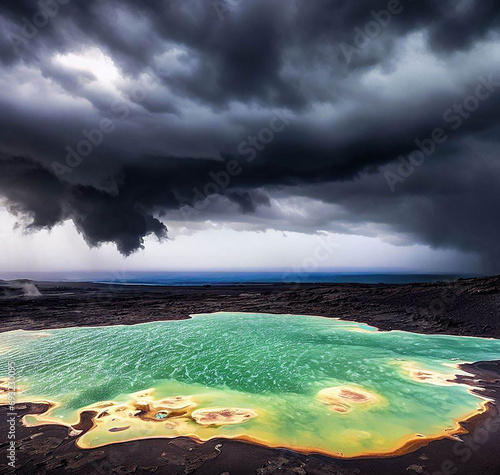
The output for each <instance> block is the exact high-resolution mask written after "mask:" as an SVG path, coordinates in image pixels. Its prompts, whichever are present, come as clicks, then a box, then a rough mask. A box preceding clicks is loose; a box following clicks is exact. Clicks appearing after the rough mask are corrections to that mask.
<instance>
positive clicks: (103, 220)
mask: <svg viewBox="0 0 500 475" xmlns="http://www.w3.org/2000/svg"><path fill="white" fill-rule="evenodd" d="M42 3H43V4H44V5H48V4H50V5H52V8H53V10H47V11H49V12H50V11H52V16H50V18H49V17H47V21H46V24H44V25H43V26H39V27H36V25H35V27H30V26H27V25H32V24H33V22H34V21H35V19H36V18H38V20H40V18H42V17H43V14H41V15H42V16H41V17H40V8H41V6H40V4H39V3H37V2H34V1H15V2H8V1H7V2H2V3H1V4H0V15H1V16H0V22H1V23H0V24H1V26H2V29H1V33H0V61H1V66H0V67H1V71H2V75H1V77H0V81H1V87H0V106H1V111H2V113H1V114H0V153H2V154H3V155H1V156H0V173H1V178H0V194H1V195H3V196H4V197H5V198H6V200H7V206H8V207H9V209H10V210H12V211H13V212H15V213H16V214H17V215H18V216H20V219H22V217H23V216H28V217H31V219H32V223H31V225H30V226H31V227H32V228H34V229H36V228H45V227H52V226H54V225H55V224H57V223H59V222H61V221H63V220H68V219H70V220H72V221H73V222H74V224H75V226H76V227H77V229H78V230H79V231H80V233H81V234H82V235H83V237H84V238H85V239H86V241H87V242H88V243H89V244H90V245H98V244H100V243H103V242H115V243H116V244H117V246H118V248H119V250H120V251H121V252H122V253H124V254H129V253H130V252H133V251H134V250H135V249H137V248H139V247H141V246H142V245H143V239H144V237H145V236H146V235H148V234H155V235H157V236H158V237H159V238H164V237H165V235H166V226H165V224H163V223H162V222H161V221H160V220H159V219H164V220H166V222H167V224H168V217H169V216H170V215H171V213H172V212H175V211H176V210H178V209H181V210H184V211H186V212H184V213H183V216H184V219H188V220H199V221H201V220H203V219H209V218H210V219H215V220H217V219H219V220H229V219H234V220H235V221H245V222H247V223H250V224H251V225H252V226H254V227H258V226H261V227H262V228H275V229H282V230H300V231H301V232H316V231H317V230H319V229H330V230H337V231H342V232H353V233H354V232H360V233H363V232H364V233H366V231H360V226H362V225H363V223H365V224H366V223H373V225H374V226H375V228H374V229H378V228H376V226H385V227H386V228H387V229H390V230H392V232H394V233H400V234H405V235H407V242H415V243H416V242H418V243H424V244H429V245H432V246H436V247H442V248H447V247H453V248H458V249H462V250H467V251H473V252H478V253H480V254H482V255H483V256H484V261H485V262H486V263H487V264H488V266H489V267H488V269H496V270H498V269H499V268H500V260H499V254H498V252H497V251H496V248H497V246H496V242H497V241H498V238H499V237H500V223H499V222H498V219H497V217H496V212H495V207H494V204H495V203H497V202H498V198H500V196H498V195H499V194H500V192H499V191H498V190H499V187H498V181H499V177H500V170H499V168H498V166H497V165H496V164H497V163H498V153H497V149H498V141H499V137H500V135H499V134H498V130H499V126H500V124H499V118H498V113H497V111H498V110H499V106H500V90H497V89H498V86H497V85H496V84H497V81H498V80H500V66H499V64H500V63H499V59H500V46H499V39H498V34H499V32H498V27H499V24H500V4H499V3H498V2H497V1H494V0H491V1H490V0H483V1H474V0H463V1H461V2H456V1H451V0H450V1H442V2H436V1H431V0H428V1H424V0H422V1H419V2H410V1H409V0H401V1H400V2H398V1H397V0H391V1H387V0H385V1H375V0H373V1H364V2H348V1H333V0H332V1H326V0H317V1H315V2H306V1H290V2H283V1H281V0H280V1H278V0H266V1H264V0H243V1H242V2H240V3H239V4H238V3H237V2H232V3H231V8H229V7H228V8H227V9H226V10H225V11H224V14H223V15H222V16H221V15H219V13H220V12H218V11H217V10H216V9H215V8H214V3H213V2H210V1H201V0H191V1H187V0H171V1H164V2H158V1H154V2H153V1H142V2H132V1H128V0H124V1H121V2H114V1H111V2H110V1H107V2H105V1H98V0H94V1H86V2H76V1H69V2H66V3H64V4H62V3H61V4H59V3H55V0H54V1H50V0H48V1H47V2H42ZM54 5H55V6H54ZM227 5H228V4H227ZM47 8H49V7H47ZM389 9H392V10H394V11H396V10H397V13H395V14H392V15H389V16H387V13H384V12H387V11H388V10H389ZM373 12H375V13H373ZM37 15H38V17H37ZM375 17H378V18H386V19H387V18H389V19H390V21H389V20H387V23H388V24H387V25H385V26H384V25H382V26H381V25H380V24H379V28H378V29H379V32H378V34H377V35H375V37H373V38H371V39H370V38H364V40H363V44H360V43H359V42H358V40H359V38H361V37H362V36H363V34H364V33H362V34H361V35H362V36H361V37H358V38H357V36H356V35H359V34H360V33H359V32H360V31H361V32H365V31H367V25H368V24H369V22H373V21H374V19H375ZM221 18H222V20H221ZM35 23H36V22H35ZM38 23H39V24H40V25H41V23H40V21H38ZM372 26H373V25H372ZM30 28H31V29H30ZM28 36H30V37H28ZM346 44H348V45H350V46H351V47H353V48H354V50H351V53H352V55H351V57H350V58H348V59H349V60H347V58H346V56H345V52H343V49H342V46H341V45H346ZM344 49H345V47H344ZM89 57H90V58H93V60H95V61H97V63H95V62H94V63H92V62H90V63H85V61H84V59H85V58H87V59H88V58H89ZM96 58H97V59H96ZM89 64H90V66H89ZM480 78H482V79H480ZM488 78H490V80H489V79H488ZM485 81H486V82H487V83H488V84H490V86H489V88H488V86H485V85H484V82H485ZM488 81H489V82H488ZM481 84H483V85H482V86H481ZM478 87H482V89H481V93H482V94H481V97H484V96H485V95H488V97H487V98H485V99H483V98H481V99H480V100H478V104H479V105H478V107H477V108H475V109H474V110H472V111H470V112H467V110H464V109H463V104H464V100H466V98H468V97H471V96H476V90H477V88H478ZM485 88H486V89H485ZM454 104H458V105H459V106H460V105H461V106H462V109H460V110H453V107H455V106H454ZM470 104H471V103H469V106H470ZM450 108H452V110H451V113H450V114H448V115H446V112H447V111H448V110H449V109H450ZM276 114H278V117H281V119H280V120H277V119H276V120H275V121H274V122H273V117H275V116H276ZM457 114H458V116H457ZM284 117H286V118H287V119H283V118H284ZM457 117H458V119H457ZM103 119H109V120H110V121H111V122H110V123H111V124H112V125H111V126H109V127H108V129H109V130H108V131H107V132H103V131H102V130H101V131H100V132H99V131H98V129H99V128H100V127H101V124H102V120H103ZM458 120H460V124H459V126H458V127H456V128H454V125H457V124H458ZM270 124H274V125H275V126H276V127H275V129H273V130H272V131H271V133H272V136H270V135H269V132H268V131H269V130H271V129H270ZM108 125H109V124H108ZM435 128H442V129H443V130H444V131H445V132H446V135H447V140H446V141H445V143H443V144H439V146H438V147H436V151H435V153H433V155H432V157H429V158H428V160H427V162H426V163H425V164H424V165H422V166H418V167H416V168H415V171H414V172H413V173H412V174H411V176H408V177H406V176H405V177H404V179H401V180H398V181H396V186H395V187H393V188H394V191H391V188H390V187H389V186H388V183H387V181H386V175H385V174H384V173H386V172H387V171H389V172H391V173H396V174H398V173H399V172H398V167H399V166H400V157H401V155H403V156H404V157H406V159H407V157H408V154H409V153H410V152H412V151H413V150H414V149H415V148H416V144H415V140H416V139H419V140H424V139H427V138H428V137H431V135H432V131H433V130H434V129H435ZM111 129H112V130H111ZM96 131H97V132H96ZM89 133H90V135H91V136H92V137H93V138H94V140H95V141H96V143H95V144H94V145H93V146H92V147H91V152H90V153H88V154H84V153H83V152H82V150H83V149H82V147H81V146H80V148H79V144H81V142H82V141H83V140H87V139H88V134H89ZM86 134H87V135H86ZM268 137H271V139H270V140H269V141H268V140H267V138H268ZM255 140H257V142H255ZM68 147H69V148H70V149H71V150H73V151H77V153H80V156H78V157H77V158H75V157H74V155H73V158H71V159H70V162H71V163H68V159H67V155H68ZM72 153H73V152H72ZM485 154H486V155H487V156H488V157H489V158H488V161H487V163H489V164H490V165H489V166H487V165H486V164H485V163H486V162H485V161H484V160H482V159H481V157H484V156H485ZM71 160H72V161H71ZM231 163H232V164H233V165H230V164H231ZM235 164H236V165H235ZM236 166H237V167H238V172H235V170H236ZM229 170H232V171H233V172H234V173H233V172H231V173H230V172H229ZM380 171H382V173H379V172H380ZM397 176H400V175H397ZM400 178H401V177H400ZM213 193H216V194H217V193H218V194H220V195H223V196H224V198H222V199H219V200H218V201H217V200H216V201H213V202H212V203H209V204H207V203H205V202H204V199H205V198H206V197H207V195H211V194H213ZM292 197H296V198H297V200H298V201H297V202H296V204H297V203H298V205H300V206H302V208H303V213H302V217H301V218H300V220H299V221H297V222H294V221H293V219H291V218H287V216H286V214H284V212H283V210H280V209H279V207H278V208H277V207H275V206H274V207H273V204H272V203H273V198H275V199H277V200H286V199H287V198H292ZM205 201H207V200H205ZM312 202H319V203H323V205H324V206H325V209H328V210H329V211H325V209H322V211H321V213H320V216H321V219H318V215H315V213H316V211H317V210H315V209H313V208H311V206H312V205H311V203H312ZM223 203H226V205H225V206H226V207H224V206H222V204H223ZM457 210H459V211H457ZM233 213H240V214H239V216H237V215H236V214H233Z"/></svg>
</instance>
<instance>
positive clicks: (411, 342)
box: [0, 313, 500, 457]
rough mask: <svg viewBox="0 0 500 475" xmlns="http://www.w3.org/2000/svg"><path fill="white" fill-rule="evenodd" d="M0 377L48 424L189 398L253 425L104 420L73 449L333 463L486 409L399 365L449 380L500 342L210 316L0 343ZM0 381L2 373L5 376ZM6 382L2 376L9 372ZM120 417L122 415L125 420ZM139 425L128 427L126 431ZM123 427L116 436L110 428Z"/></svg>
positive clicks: (431, 432) (19, 334) (292, 319)
mask: <svg viewBox="0 0 500 475" xmlns="http://www.w3.org/2000/svg"><path fill="white" fill-rule="evenodd" d="M0 348H1V352H0V368H2V369H3V368H5V369H6V368H7V365H8V362H11V361H14V362H15V365H16V370H17V378H18V384H20V385H21V386H22V387H24V388H25V390H24V391H23V392H22V393H20V394H19V395H18V398H19V400H23V399H26V400H33V399H37V400H48V401H52V402H56V403H58V404H59V407H57V408H56V409H55V410H53V411H52V412H51V413H50V416H47V418H45V419H44V416H43V415H42V416H39V417H38V418H35V417H28V418H27V422H29V423H41V422H43V421H44V420H56V421H60V422H61V423H66V424H74V423H76V422H77V421H78V418H79V413H80V412H81V410H82V409H83V408H88V406H92V405H96V403H99V402H103V401H113V402H115V403H124V404H126V403H127V402H130V401H131V399H133V397H132V396H131V395H132V394H133V393H136V392H138V391H143V390H147V389H151V388H154V392H153V393H152V394H153V397H154V398H156V399H159V398H164V397H170V396H192V397H193V400H194V401H195V403H196V408H197V409H200V408H209V407H238V408H246V409H252V410H254V411H255V412H256V413H257V414H258V416H257V417H256V418H254V419H252V420H250V421H248V422H245V423H242V424H236V425H221V426H210V427H205V426H200V425H199V424H197V423H196V422H194V421H193V420H190V419H186V421H185V423H183V424H182V425H181V426H180V427H176V428H174V429H172V428H171V427H170V426H169V425H168V424H166V423H165V421H142V420H137V423H135V422H132V423H131V422H130V420H132V419H133V418H132V419H130V418H129V419H120V418H115V419H112V420H111V419H110V420H106V421H105V422H103V423H102V424H101V425H98V426H97V427H95V428H94V429H93V430H91V431H90V432H88V433H86V434H84V435H83V436H82V437H81V440H80V441H79V443H80V445H81V446H82V447H95V446H99V445H103V444H107V443H111V442H119V441H123V440H130V439H132V438H145V437H157V436H161V437H175V436H179V435H190V436H193V437H197V438H199V439H202V440H206V439H209V438H211V437H241V438H248V439H250V440H253V441H255V442H259V443H263V444H267V445H271V446H282V447H290V448H297V449H299V450H305V451H320V452H327V453H331V454H335V455H340V456H346V457H351V456H359V455H363V454H374V453H392V452H394V451H396V450H397V449H399V448H401V446H402V445H403V444H404V443H405V442H407V441H408V440H409V439H411V438H415V437H437V436H440V435H443V434H447V433H448V434H450V433H453V431H455V430H456V429H457V421H459V420H462V419H464V418H466V417H468V416H470V415H471V414H473V413H474V412H477V411H479V410H480V407H481V404H482V403H484V401H483V400H482V399H480V398H479V397H478V396H476V395H473V394H471V393H470V391H469V390H470V388H468V387H466V386H463V385H458V384H450V385H443V386H441V385H436V384H429V383H426V382H421V381H415V380H412V379H411V378H410V376H409V374H408V371H406V370H404V369H403V368H404V367H405V365H406V364H408V363H412V364H414V365H417V366H418V367H421V368H423V369H426V370H432V371H437V372H439V373H443V374H445V375H446V374H448V375H450V377H451V378H453V373H454V372H456V370H454V369H453V368H452V367H451V366H452V365H456V364H457V363H459V362H474V361H480V360H494V359H499V358H500V341H499V340H493V339H482V338H468V337H457V336H442V335H420V334H413V333H406V332H401V331H392V332H381V331H377V330H376V329H375V328H372V327H369V326H367V325H363V324H358V323H353V322H347V321H340V320H336V319H327V318H321V317H309V316H300V315H266V314H243V313H217V314H204V315H197V316H195V317H194V318H192V319H188V320H177V321H168V322H154V323H148V324H141V325H135V326H108V327H91V328H90V327H82V328H68V329H59V330H48V331H43V332H24V331H14V332H6V333H1V334H0ZM3 372H4V371H3V370H0V375H1V373H3ZM5 372H6V371H5ZM346 384H347V385H349V386H351V387H359V388H360V389H363V390H365V391H368V392H370V393H373V394H375V395H377V398H378V402H377V403H376V404H368V405H362V404H361V405H354V406H353V409H352V410H351V411H350V412H348V413H346V414H342V413H338V412H335V411H334V410H332V408H331V407H329V406H328V405H325V404H324V403H323V402H322V401H320V400H318V397H317V394H318V392H319V391H321V390H322V389H325V388H329V387H335V386H340V385H346ZM124 417H125V416H124ZM134 420H135V419H134ZM118 426H119V427H121V428H123V427H127V426H129V427H128V428H127V429H126V430H120V431H118V432H114V431H111V432H110V429H112V428H113V427H118Z"/></svg>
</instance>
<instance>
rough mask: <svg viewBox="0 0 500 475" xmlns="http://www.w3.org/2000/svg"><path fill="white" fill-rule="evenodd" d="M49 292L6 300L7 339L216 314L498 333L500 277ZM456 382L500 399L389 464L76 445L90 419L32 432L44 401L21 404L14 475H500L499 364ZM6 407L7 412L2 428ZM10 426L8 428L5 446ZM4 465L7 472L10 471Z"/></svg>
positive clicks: (251, 451) (225, 450) (230, 445)
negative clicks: (31, 418) (28, 420)
mask: <svg viewBox="0 0 500 475" xmlns="http://www.w3.org/2000/svg"><path fill="white" fill-rule="evenodd" d="M34 285H36V287H37V288H38V290H39V291H40V293H41V296H31V295H30V296H26V295H22V296H20V295H16V296H12V295H7V296H4V297H3V298H2V299H1V305H0V319H1V321H2V327H1V331H9V330H16V329H24V330H42V329H50V328H62V327H69V326H82V325H91V326H94V325H113V324H136V323H142V322H147V321H153V320H170V319H179V318H189V314H193V313H202V312H204V313H205V312H214V311H222V310H224V311H246V312H262V313H296V314H309V315H324V316H327V317H328V316H329V317H340V318H344V319H348V320H355V321H360V322H364V323H368V324H370V325H374V326H377V327H379V328H380V329H383V330H391V329H401V330H408V331H415V332H421V333H450V334H457V335H470V336H482V337H496V338H498V337H500V322H499V321H498V320H499V319H498V316H499V315H500V311H499V304H500V300H499V296H500V278H498V277H489V278H481V279H467V280H459V281H456V282H452V283H444V282H443V283H436V284H413V285H361V284H358V285H354V284H336V285H320V284H318V285H284V284H279V285H257V284H255V285H244V286H243V285H242V286H220V287H182V288H179V287H141V286H120V285H111V286H109V285H104V284H92V283H77V284H75V283H48V282H36V283H34ZM462 369H464V370H465V371H467V372H468V373H469V375H470V376H469V375H467V376H460V377H459V378H460V382H462V383H465V384H469V385H470V386H471V390H473V391H476V392H478V394H481V395H483V396H486V397H488V398H490V399H492V402H489V403H488V404H487V411H486V412H484V413H482V414H479V415H477V416H475V417H473V418H471V419H469V420H468V421H467V422H465V423H463V424H462V425H463V427H464V428H465V429H466V430H467V431H468V433H466V434H463V435H460V436H458V437H455V438H453V439H450V438H448V439H441V440H436V441H433V442H430V443H429V444H428V445H426V446H424V447H420V448H418V449H417V450H414V451H412V452H411V453H407V454H405V455H399V456H393V457H383V458H382V457H379V458H365V459H359V458H358V459H346V460H341V459H335V458H331V457H325V456H321V455H305V454H299V453H295V452H293V451H290V450H285V449H271V448H267V447H262V446H258V445H255V444H250V443H247V442H243V441H236V440H226V439H214V440H210V441H208V442H206V443H203V444H200V443H197V442H195V441H193V440H190V439H187V438H177V439H152V440H138V441H131V442H126V443H120V444H113V445H109V446H105V447H101V448H98V449H87V450H82V449H79V448H78V447H76V445H75V442H76V438H77V435H76V434H77V433H78V431H85V430H88V429H89V428H90V427H91V425H92V414H91V413H83V414H82V416H81V420H80V422H79V424H78V425H77V426H75V427H74V429H75V431H73V432H70V431H68V428H67V427H64V426H58V425H44V426H39V427H25V426H23V425H22V423H21V419H22V417H23V416H24V415H26V414H28V413H41V412H44V411H45V410H47V406H46V405H43V404H18V405H17V407H16V412H17V415H16V418H17V424H16V427H17V433H16V441H17V457H18V463H17V470H16V473H21V474H63V473H64V474H66V473H71V474H87V473H103V474H104V473H106V474H107V473H111V474H112V473H138V474H148V473H158V474H160V473H161V474H190V473H196V474H204V475H205V474H206V475H211V474H214V475H220V474H230V475H233V474H237V475H245V474H271V473H281V474H337V475H341V474H343V475H354V474H357V475H365V474H366V475H368V474H374V475H377V474H380V475H382V474H384V475H387V474H389V475H390V474H410V475H411V474H414V473H423V474H433V475H441V474H443V475H444V474H446V473H453V474H457V473H458V474H464V475H465V474H467V475H475V474H477V475H479V474H481V475H495V474H498V473H499V470H500V450H499V449H500V438H499V433H500V414H499V410H498V407H499V405H498V403H499V401H500V361H494V362H478V363H475V364H471V365H463V366H462ZM7 412H8V409H7V408H6V407H5V406H4V407H0V418H1V420H6V417H7ZM6 430H7V427H6V425H5V424H1V425H0V432H1V435H0V440H1V441H2V447H4V448H5V447H7V443H6V441H7V438H6ZM13 472H14V471H13V469H11V468H10V467H8V466H7V465H6V461H5V460H0V473H13Z"/></svg>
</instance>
